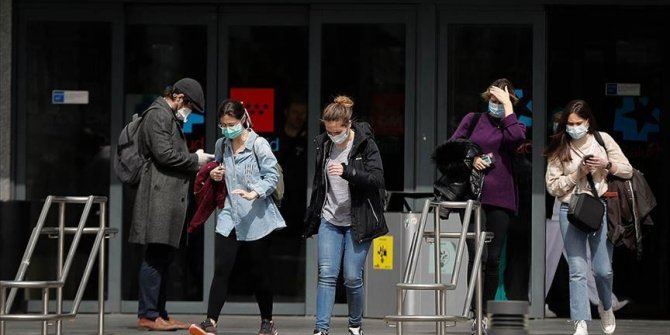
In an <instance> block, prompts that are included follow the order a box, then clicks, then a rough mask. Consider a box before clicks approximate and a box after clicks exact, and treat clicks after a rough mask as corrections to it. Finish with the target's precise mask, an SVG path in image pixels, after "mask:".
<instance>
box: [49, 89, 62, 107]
mask: <svg viewBox="0 0 670 335" xmlns="http://www.w3.org/2000/svg"><path fill="white" fill-rule="evenodd" d="M64 102H65V92H64V91H51V103H52V104H62V103H64Z"/></svg>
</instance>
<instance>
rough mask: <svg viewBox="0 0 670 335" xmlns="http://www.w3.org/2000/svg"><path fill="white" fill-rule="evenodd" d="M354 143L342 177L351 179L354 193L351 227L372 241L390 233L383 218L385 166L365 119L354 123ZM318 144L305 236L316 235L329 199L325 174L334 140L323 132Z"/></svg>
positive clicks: (357, 235) (358, 236) (356, 235)
mask: <svg viewBox="0 0 670 335" xmlns="http://www.w3.org/2000/svg"><path fill="white" fill-rule="evenodd" d="M352 128H353V129H354V142H353V144H352V146H351V152H350V153H349V164H347V165H344V172H343V173H342V178H343V179H345V180H346V181H348V182H349V193H350V194H351V230H352V235H353V236H354V239H355V240H356V241H358V242H362V241H367V240H371V239H373V238H375V237H378V236H382V235H384V234H386V233H387V232H388V227H387V226H386V220H385V218H384V195H385V193H386V191H385V187H384V168H383V167H382V159H381V155H380V154H379V148H377V144H376V143H375V141H374V138H373V135H372V128H371V127H370V125H369V124H367V123H363V122H354V123H353V125H352ZM314 143H315V144H316V171H315V174H314V184H313V186H312V199H311V201H310V204H309V207H308V208H307V213H306V214H305V233H304V236H305V237H310V236H312V235H314V234H316V233H317V232H318V230H319V224H320V222H321V211H322V209H323V205H324V203H325V201H326V188H327V186H328V184H327V178H326V176H325V175H324V170H325V167H326V158H327V157H328V156H330V149H331V148H332V145H333V142H332V141H331V140H330V138H328V136H326V133H323V134H321V135H319V136H317V137H316V138H315V139H314Z"/></svg>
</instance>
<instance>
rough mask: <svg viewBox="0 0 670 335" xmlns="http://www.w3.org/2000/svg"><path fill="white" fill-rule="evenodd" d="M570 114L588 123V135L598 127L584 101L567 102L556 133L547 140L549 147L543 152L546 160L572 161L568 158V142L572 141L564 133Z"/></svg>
mask: <svg viewBox="0 0 670 335" xmlns="http://www.w3.org/2000/svg"><path fill="white" fill-rule="evenodd" d="M570 114H577V115H579V117H581V118H582V119H585V120H587V121H588V123H589V130H588V133H589V134H592V133H593V132H594V131H596V129H598V127H597V126H596V119H595V117H594V116H593V112H592V111H591V107H590V106H589V104H588V103H587V102H586V101H584V100H580V99H577V100H572V101H570V102H568V104H567V105H566V106H565V109H564V110H563V113H562V114H561V118H560V119H559V120H558V127H556V132H555V133H554V134H553V135H551V137H550V140H549V146H548V147H547V149H546V150H545V151H544V155H545V156H546V157H547V159H549V160H552V159H558V160H559V161H560V162H569V161H571V160H572V158H571V156H570V140H571V139H572V138H571V137H570V135H568V133H567V132H566V131H565V129H566V125H567V123H568V118H569V117H570Z"/></svg>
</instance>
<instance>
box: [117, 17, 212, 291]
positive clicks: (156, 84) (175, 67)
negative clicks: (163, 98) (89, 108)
mask: <svg viewBox="0 0 670 335" xmlns="http://www.w3.org/2000/svg"><path fill="white" fill-rule="evenodd" d="M205 50H207V29H206V26H195V25H193V26H189V25H183V26H175V25H139V24H135V25H128V26H126V48H125V52H126V53H125V60H126V61H125V85H124V88H125V109H126V113H125V115H132V114H133V113H141V112H142V111H144V110H145V109H146V108H147V107H148V106H149V105H150V104H151V102H153V100H154V99H155V98H156V97H158V96H160V95H162V93H163V90H164V89H165V88H166V87H167V86H169V85H172V84H173V83H174V82H175V81H177V80H179V79H180V78H183V77H190V78H193V79H195V80H197V81H198V82H200V84H201V85H202V86H203V91H205V92H206V91H207V89H206V83H207V82H206V80H205V79H206V65H207V57H206V56H207V55H206V53H205ZM204 120H205V119H204V115H203V114H200V113H196V112H193V113H191V114H190V115H189V117H188V119H187V122H186V123H185V124H184V133H185V135H186V140H187V144H188V146H189V149H190V151H191V152H194V151H196V150H197V149H200V148H203V149H204V146H205V125H204ZM126 121H128V120H126ZM194 177H195V176H194ZM133 203H134V191H133V190H131V189H129V188H127V187H126V188H124V192H123V235H122V236H126V237H127V236H128V230H129V229H130V225H131V217H132V208H133ZM193 204H194V201H193V199H192V197H191V199H189V209H188V212H187V215H186V217H187V218H190V217H191V216H192V215H193V211H194V210H195V208H194V206H193ZM203 237H204V232H203V229H200V230H198V231H197V232H195V233H192V234H188V235H187V234H186V233H185V232H184V234H183V235H182V239H181V240H182V245H184V244H188V247H185V246H184V247H182V248H180V249H179V251H178V253H177V256H176V258H175V260H174V262H173V263H172V267H171V271H172V272H171V273H170V281H169V285H170V287H169V288H168V290H167V292H168V301H170V300H182V301H201V300H202V297H203V278H202V276H203V248H204V242H203ZM122 253H123V259H124V262H123V263H122V267H123V272H122V299H123V300H137V287H138V286H137V285H138V284H137V283H138V280H137V279H138V274H137V271H138V269H139V265H140V262H141V260H142V256H143V253H144V250H143V248H142V246H139V245H135V244H130V243H128V242H127V240H125V239H124V241H123V251H122Z"/></svg>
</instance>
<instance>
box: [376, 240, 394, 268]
mask: <svg viewBox="0 0 670 335" xmlns="http://www.w3.org/2000/svg"><path fill="white" fill-rule="evenodd" d="M372 252H373V253H374V254H373V255H372V267H373V268H374V269H375V270H393V236H391V235H386V236H380V237H377V238H376V239H374V240H373V241H372Z"/></svg>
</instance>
